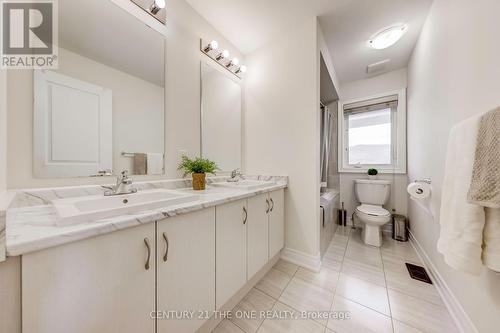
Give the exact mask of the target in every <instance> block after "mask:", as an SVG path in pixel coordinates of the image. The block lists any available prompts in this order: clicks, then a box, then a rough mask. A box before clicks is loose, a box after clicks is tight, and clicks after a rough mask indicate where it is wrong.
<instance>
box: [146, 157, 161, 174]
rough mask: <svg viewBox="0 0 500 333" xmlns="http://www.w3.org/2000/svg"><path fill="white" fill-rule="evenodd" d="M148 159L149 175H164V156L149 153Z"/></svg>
mask: <svg viewBox="0 0 500 333" xmlns="http://www.w3.org/2000/svg"><path fill="white" fill-rule="evenodd" d="M147 158H148V163H147V169H148V171H147V173H148V175H163V164H164V163H163V154H162V153H147Z"/></svg>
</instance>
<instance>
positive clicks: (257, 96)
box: [244, 18, 319, 260]
mask: <svg viewBox="0 0 500 333" xmlns="http://www.w3.org/2000/svg"><path fill="white" fill-rule="evenodd" d="M298 45H300V47H297V46H298ZM247 63H248V67H249V71H248V73H247V75H248V76H247V81H246V96H245V98H246V114H245V122H244V123H245V149H244V152H245V159H244V160H245V164H246V165H245V168H246V170H247V172H248V173H250V174H252V173H253V174H271V175H272V174H283V175H288V176H289V177H290V178H289V181H290V183H289V188H288V190H287V191H286V195H285V207H286V221H287V224H286V247H287V248H290V249H293V250H296V251H299V252H301V253H303V254H306V255H309V256H314V257H316V256H317V257H318V260H319V135H318V133H319V110H318V109H319V51H318V49H317V22H316V19H315V18H314V19H313V18H311V19H309V20H307V21H306V22H303V23H302V24H297V26H296V27H295V28H294V29H293V31H289V32H286V33H283V35H282V37H281V38H279V39H277V40H274V41H273V42H272V43H271V44H269V45H266V46H265V47H263V48H261V49H259V50H257V51H255V52H253V53H251V54H249V55H247Z"/></svg>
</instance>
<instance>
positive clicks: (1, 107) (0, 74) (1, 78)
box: [0, 69, 7, 192]
mask: <svg viewBox="0 0 500 333" xmlns="http://www.w3.org/2000/svg"><path fill="white" fill-rule="evenodd" d="M5 189H7V71H6V70H3V69H0V192H2V191H5Z"/></svg>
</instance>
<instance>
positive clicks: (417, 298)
mask: <svg viewBox="0 0 500 333" xmlns="http://www.w3.org/2000/svg"><path fill="white" fill-rule="evenodd" d="M413 251H414V250H413ZM381 254H382V253H381ZM398 258H399V259H403V260H402V261H405V260H406V259H405V258H401V257H398ZM382 261H383V258H382ZM384 275H385V266H384ZM389 289H390V290H392V291H394V292H397V293H400V294H403V295H405V296H407V297H410V298H413V299H415V300H420V301H423V302H426V303H427V304H432V305H436V304H434V303H432V302H429V301H427V300H424V299H421V298H419V297H415V296H412V295H408V294H406V293H404V292H401V291H399V290H395V289H392V288H389V287H387V299H388V300H389V309H390V306H391V301H390V298H389ZM438 306H439V305H438ZM391 311H392V310H391ZM395 320H396V321H398V322H401V323H403V324H405V325H406V326H409V327H411V328H414V329H416V330H420V331H421V329H420V328H418V327H415V326H414V325H412V324H409V323H407V322H405V321H403V320H400V319H396V318H394V317H393V316H392V312H391V322H392V327H393V331H394V332H395V329H394V321H395Z"/></svg>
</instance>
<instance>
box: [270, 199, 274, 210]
mask: <svg viewBox="0 0 500 333" xmlns="http://www.w3.org/2000/svg"><path fill="white" fill-rule="evenodd" d="M270 200H271V203H272V204H273V205H272V206H271V212H272V211H273V209H274V200H273V198H271V199H270Z"/></svg>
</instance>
